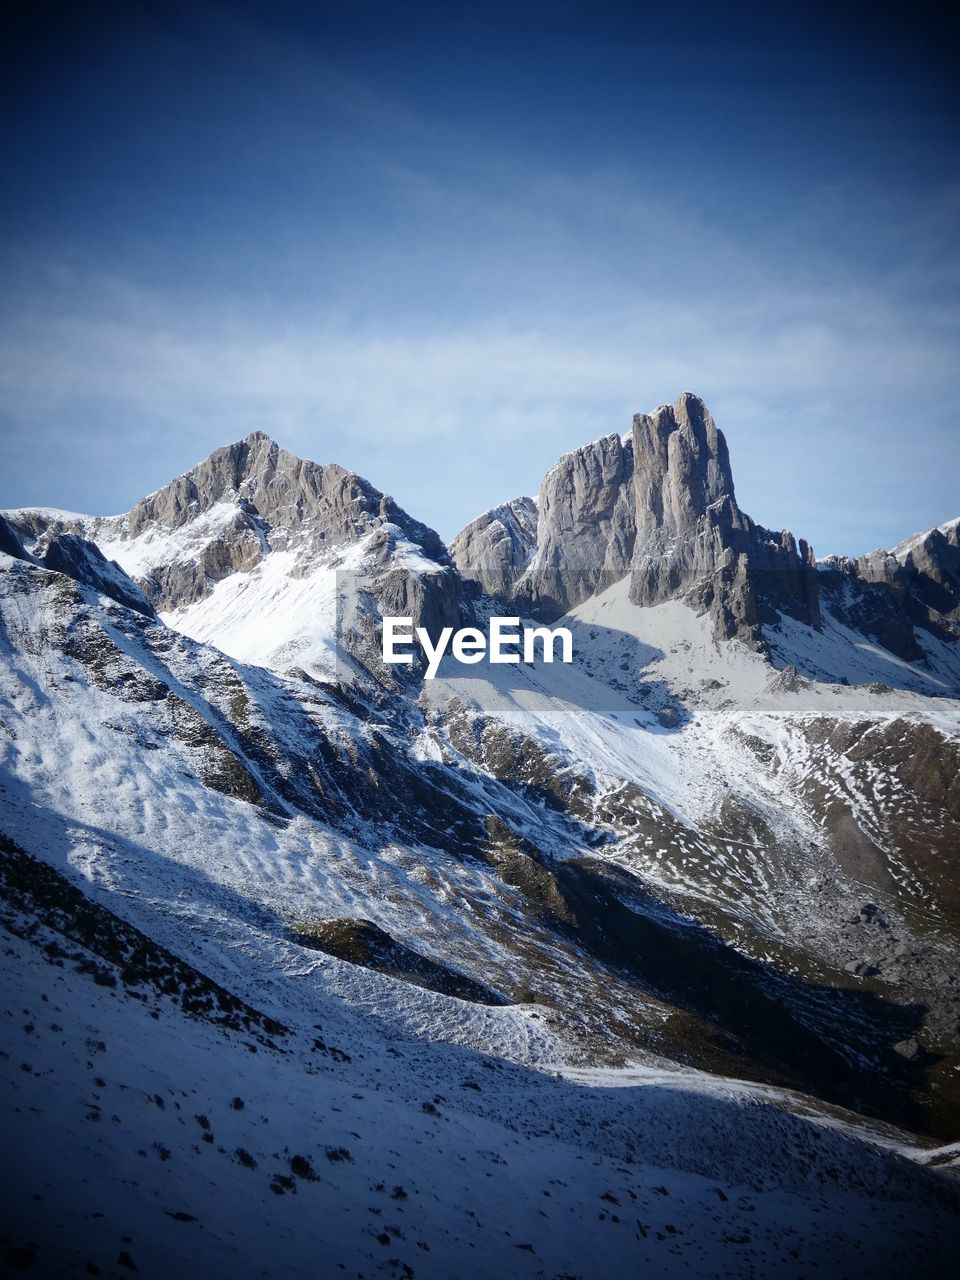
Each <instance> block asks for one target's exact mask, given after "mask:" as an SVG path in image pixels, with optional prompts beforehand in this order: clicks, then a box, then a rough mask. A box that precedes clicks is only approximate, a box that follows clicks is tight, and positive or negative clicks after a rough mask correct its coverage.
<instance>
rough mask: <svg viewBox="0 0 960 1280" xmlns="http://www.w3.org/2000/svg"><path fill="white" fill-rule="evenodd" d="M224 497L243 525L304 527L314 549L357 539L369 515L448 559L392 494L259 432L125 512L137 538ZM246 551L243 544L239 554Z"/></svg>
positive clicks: (230, 538) (232, 541) (298, 530)
mask: <svg viewBox="0 0 960 1280" xmlns="http://www.w3.org/2000/svg"><path fill="white" fill-rule="evenodd" d="M226 500H230V501H235V502H236V504H237V506H238V508H239V510H240V512H242V513H243V514H244V515H246V516H247V517H248V522H247V525H246V527H247V528H249V529H251V530H253V531H256V530H257V529H258V528H259V529H262V527H263V525H267V526H269V527H270V528H271V529H275V528H276V529H281V530H283V531H284V536H285V537H289V535H290V534H292V533H293V534H299V533H302V534H303V535H304V537H306V538H308V539H309V540H310V541H311V542H312V544H313V546H314V549H316V548H318V547H319V546H320V545H321V544H322V543H324V542H326V541H334V542H337V541H351V540H354V539H356V538H359V537H361V536H362V535H363V534H364V533H366V532H367V531H368V529H369V527H370V525H371V523H373V522H374V521H377V522H381V523H383V522H389V523H392V524H395V525H397V526H398V527H399V528H400V529H402V530H403V532H404V534H406V536H407V537H409V538H410V540H411V541H412V542H416V543H419V544H420V545H421V546H422V547H423V549H424V551H425V553H426V554H427V555H428V556H430V558H431V559H434V560H439V561H441V562H444V563H448V562H449V561H448V557H447V551H446V548H445V547H444V545H443V543H442V541H441V540H440V537H439V535H438V534H436V533H434V531H433V530H432V529H430V528H428V527H427V526H426V525H425V524H421V523H420V521H419V520H413V519H412V518H411V517H410V516H408V515H407V514H406V512H405V511H402V510H401V509H400V508H399V507H398V506H397V504H396V503H395V502H394V501H393V499H392V498H390V497H388V496H387V495H386V494H383V493H381V492H380V491H379V490H378V489H375V488H374V487H373V485H372V484H369V483H368V482H367V481H366V480H363V479H362V478H361V477H360V476H357V475H354V474H353V473H352V472H350V471H346V470H345V469H344V468H343V467H339V466H337V465H336V464H334V463H331V464H329V465H327V466H320V464H319V463H316V462H309V461H306V460H305V459H303V458H298V457H297V456H296V454H293V453H288V452H287V450H286V449H281V448H280V446H279V445H278V444H276V443H275V442H274V441H273V440H271V439H270V437H269V436H268V435H265V434H264V432H262V431H254V432H253V433H252V434H251V435H249V436H247V437H246V439H245V440H239V441H237V442H236V443H235V444H231V445H227V446H226V447H225V448H223V449H217V450H216V451H215V452H214V453H211V454H210V456H209V458H206V459H205V460H204V461H203V462H201V463H200V464H199V465H198V466H196V467H194V468H193V469H192V470H191V471H188V472H187V473H186V474H185V475H182V476H178V477H177V478H176V479H175V480H172V481H171V482H170V483H169V484H168V485H166V486H165V487H164V488H163V489H160V490H158V491H157V492H156V493H153V494H151V495H150V496H149V497H147V498H144V499H143V500H142V501H140V502H138V503H137V505H136V506H135V507H134V508H133V510H132V511H131V512H130V514H129V517H128V529H129V536H130V537H132V538H135V537H136V536H137V535H138V534H139V533H141V532H142V531H143V529H145V528H146V527H147V526H148V525H151V524H160V525H162V526H164V527H165V528H168V529H176V528H179V527H181V526H182V525H184V524H187V523H189V522H191V521H192V520H194V519H195V518H196V516H197V514H198V513H200V512H203V511H209V510H210V509H211V508H212V507H214V506H215V505H216V504H217V503H219V502H223V501H226ZM243 525H244V522H243V521H242V520H240V519H238V521H237V524H236V527H235V528H234V529H233V530H231V531H230V534H229V536H227V537H226V538H225V539H224V541H225V543H226V544H227V551H226V552H225V554H230V552H229V548H231V547H232V546H233V545H234V544H235V543H236V542H237V538H236V534H237V533H238V532H240V530H241V528H242V527H243ZM247 541H248V544H249V543H250V540H247ZM251 552H252V545H248V546H247V547H246V548H244V549H243V550H242V551H241V555H242V556H244V555H246V556H249V555H250V553H251ZM236 567H238V568H240V567H244V566H242V565H240V564H238V565H237V566H236Z"/></svg>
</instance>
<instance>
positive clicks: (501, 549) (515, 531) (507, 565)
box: [450, 498, 537, 599]
mask: <svg viewBox="0 0 960 1280" xmlns="http://www.w3.org/2000/svg"><path fill="white" fill-rule="evenodd" d="M536 546H537V504H536V503H535V502H534V500H533V499H532V498H514V499H513V500H512V501H510V502H505V503H504V504H503V505H502V506H499V507H494V508H493V509H492V510H490V511H486V512H484V514H483V515H482V516H478V517H477V518H476V520H471V522H470V523H469V524H468V525H466V526H465V527H464V528H463V529H461V530H460V532H459V533H458V534H457V536H456V537H455V538H454V540H453V542H451V543H450V554H451V556H452V557H453V560H454V563H455V564H456V566H457V568H458V569H459V570H460V572H461V574H463V576H464V577H465V578H472V579H474V580H476V581H477V582H479V583H480V585H481V587H482V588H483V590H484V591H485V592H486V593H487V595H490V596H497V597H501V598H503V599H509V597H510V595H511V594H512V592H513V588H514V585H515V583H516V582H517V581H518V579H519V578H520V577H522V575H523V574H524V572H525V571H526V569H527V566H528V565H529V563H530V559H531V557H532V556H533V553H534V551H535V550H536Z"/></svg>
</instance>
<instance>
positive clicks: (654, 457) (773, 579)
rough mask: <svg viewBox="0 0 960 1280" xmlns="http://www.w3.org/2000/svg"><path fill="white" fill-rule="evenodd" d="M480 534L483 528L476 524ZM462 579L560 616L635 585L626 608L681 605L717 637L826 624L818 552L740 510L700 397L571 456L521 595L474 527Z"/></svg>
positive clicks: (550, 478)
mask: <svg viewBox="0 0 960 1280" xmlns="http://www.w3.org/2000/svg"><path fill="white" fill-rule="evenodd" d="M474 523H475V524H476V523H477V522H474ZM453 545H454V547H455V548H457V563H458V566H459V567H460V568H461V571H463V570H464V569H471V570H473V571H474V572H476V573H478V574H480V573H483V572H484V571H487V570H488V569H489V570H490V572H488V574H487V581H488V582H489V583H490V587H488V590H489V589H491V587H492V588H493V594H496V595H499V596H501V597H509V596H510V595H514V596H516V597H517V598H518V599H519V600H521V601H523V602H524V603H526V604H527V605H528V606H529V607H530V608H531V609H532V610H533V611H534V612H539V613H542V614H544V615H547V616H557V615H559V614H562V613H564V612H565V611H566V610H567V609H569V608H571V607H572V606H573V605H576V604H579V603H580V602H581V601H583V600H585V599H587V598H588V597H589V596H590V595H593V594H595V593H596V592H598V591H602V590H604V589H605V588H606V587H607V586H609V585H611V584H612V583H613V582H616V581H618V580H619V579H621V578H623V577H624V576H625V575H626V574H628V573H629V574H631V598H632V599H633V600H634V601H635V602H636V603H638V604H645V605H649V604H659V603H660V602H662V601H665V600H670V599H673V598H674V597H676V596H686V597H687V598H689V599H690V601H691V603H693V604H694V605H695V606H696V607H698V608H700V609H704V610H710V612H711V613H712V615H713V617H714V621H715V624H716V626H717V630H718V633H719V634H720V635H722V636H726V637H730V636H734V635H741V636H744V637H746V638H748V639H751V640H754V641H756V640H759V639H760V638H761V627H762V624H763V623H764V622H774V621H775V620H776V616H777V611H778V610H783V611H785V612H787V613H790V614H792V615H793V616H795V617H797V618H799V619H801V620H802V621H804V622H807V623H810V624H811V625H814V626H816V625H818V624H819V621H820V611H819V597H818V585H817V573H816V564H815V561H814V558H813V553H812V551H811V550H810V548H809V547H808V546H807V544H806V543H805V542H803V541H800V542H799V543H798V542H797V541H796V540H795V539H794V537H793V535H792V534H790V533H789V532H787V531H784V532H782V533H773V532H770V531H769V530H766V529H761V528H760V527H759V526H757V525H755V524H754V522H753V521H752V520H751V519H750V517H749V516H747V515H745V514H744V513H743V512H742V511H741V510H740V508H739V507H738V506H737V500H736V496H735V492H734V485H733V475H732V473H731V470H730V458H729V454H728V452H727V445H726V441H725V440H724V438H723V435H722V433H721V432H720V431H718V430H717V427H716V424H715V423H714V421H713V419H712V417H711V416H710V414H709V412H708V411H707V409H706V407H705V405H704V403H703V401H702V400H700V399H699V398H698V397H697V396H693V395H690V394H688V393H685V394H683V395H681V396H680V397H679V398H678V400H677V402H676V404H674V405H665V406H662V407H661V408H659V409H657V410H656V411H655V412H654V413H652V414H643V413H641V414H637V415H636V417H635V418H634V420H633V429H632V433H631V435H630V436H629V437H626V438H621V437H620V436H616V435H611V436H605V437H604V438H603V439H602V440H597V441H594V442H593V443H592V444H588V445H585V446H583V448H581V449H577V450H575V451H574V452H573V453H570V454H567V455H566V456H565V457H563V458H561V459H560V461H559V462H558V463H557V464H556V465H555V466H554V467H553V468H552V469H551V470H550V471H549V472H548V474H547V476H546V477H545V478H544V481H543V484H542V486H541V489H540V502H539V518H538V522H537V547H536V552H535V554H534V555H533V557H532V559H531V561H530V565H529V568H528V569H527V571H526V573H525V574H523V576H522V577H520V578H519V580H517V581H516V583H515V585H512V586H511V585H510V584H509V579H510V577H511V574H510V573H503V572H502V571H501V570H500V566H499V564H498V563H497V562H495V561H493V560H492V557H491V556H490V555H489V552H488V547H487V546H486V545H485V544H484V542H483V541H482V540H481V539H480V538H479V537H478V536H477V532H476V531H475V530H474V528H473V526H468V527H467V529H465V530H464V531H463V533H462V534H460V535H459V537H458V538H457V540H456V541H455V542H454V544H453Z"/></svg>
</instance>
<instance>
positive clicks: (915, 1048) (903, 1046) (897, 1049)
mask: <svg viewBox="0 0 960 1280" xmlns="http://www.w3.org/2000/svg"><path fill="white" fill-rule="evenodd" d="M893 1052H894V1053H896V1054H898V1055H899V1056H900V1057H901V1058H906V1060H907V1061H908V1062H913V1061H914V1060H915V1059H916V1058H919V1056H920V1053H921V1049H920V1041H919V1040H918V1039H917V1038H916V1036H911V1037H910V1039H909V1040H901V1041H900V1042H899V1043H898V1044H895V1045H894V1046H893Z"/></svg>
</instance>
